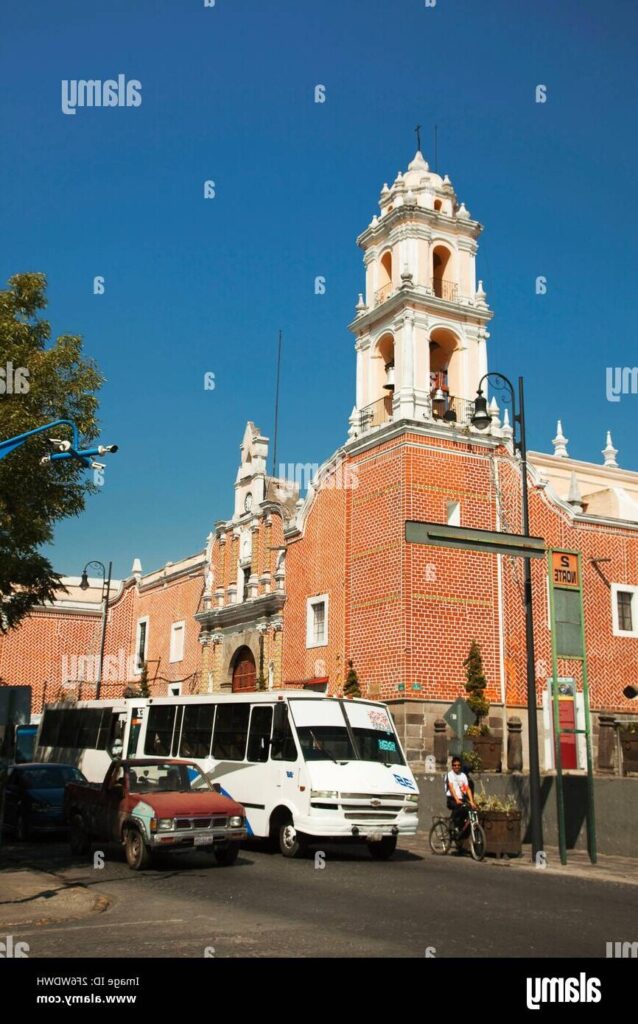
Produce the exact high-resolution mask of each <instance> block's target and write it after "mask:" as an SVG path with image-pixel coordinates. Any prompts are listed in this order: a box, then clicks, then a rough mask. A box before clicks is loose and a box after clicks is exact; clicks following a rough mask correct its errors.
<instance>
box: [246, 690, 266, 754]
mask: <svg viewBox="0 0 638 1024" xmlns="http://www.w3.org/2000/svg"><path fill="white" fill-rule="evenodd" d="M271 728H272V708H271V707H267V706H266V705H264V704H253V713H252V715H251V718H250V733H249V736H248V754H247V755H246V760H248V761H267V760H268V750H269V748H270V730H271Z"/></svg>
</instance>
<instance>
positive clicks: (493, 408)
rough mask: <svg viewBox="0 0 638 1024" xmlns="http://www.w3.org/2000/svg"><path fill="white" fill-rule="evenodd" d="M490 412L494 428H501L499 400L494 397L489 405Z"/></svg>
mask: <svg viewBox="0 0 638 1024" xmlns="http://www.w3.org/2000/svg"><path fill="white" fill-rule="evenodd" d="M488 410H489V414H490V416H491V417H492V430H500V429H501V410H500V409H499V407H498V402H497V401H496V399H495V398H493V399H492V401H491V402H490V404H489V406H488Z"/></svg>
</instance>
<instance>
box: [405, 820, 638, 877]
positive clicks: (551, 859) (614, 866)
mask: <svg viewBox="0 0 638 1024" xmlns="http://www.w3.org/2000/svg"><path fill="white" fill-rule="evenodd" d="M399 849H405V850H410V851H411V852H412V853H416V854H419V855H420V856H425V857H434V856H435V854H433V853H432V851H431V850H430V844H429V842H428V834H427V832H421V831H419V832H417V834H416V836H410V837H409V838H407V837H406V838H402V839H400V840H399ZM545 853H546V863H545V866H544V867H540V866H537V865H536V864H534V862H533V861H532V850H531V846H528V845H524V846H523V854H522V856H521V857H512V859H511V860H510V859H508V858H502V859H500V858H497V857H486V858H485V860H484V861H482V864H483V865H487V866H489V867H491V868H496V869H497V870H498V869H502V870H508V869H509V870H513V871H534V872H538V873H540V872H544V873H546V874H548V875H558V876H562V877H563V878H585V879H587V880H588V881H597V882H616V883H620V884H622V885H638V860H636V858H635V857H610V856H606V855H603V854H599V856H598V862H597V863H596V864H592V863H591V862H590V860H589V855H588V853H587V851H586V850H568V851H567V864H565V865H563V864H561V862H560V855H559V852H558V847H556V846H548V847H547V849H546V850H545ZM450 856H451V854H450Z"/></svg>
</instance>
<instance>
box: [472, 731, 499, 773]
mask: <svg viewBox="0 0 638 1024" xmlns="http://www.w3.org/2000/svg"><path fill="white" fill-rule="evenodd" d="M471 739H472V744H473V746H474V753H475V754H478V756H479V757H480V759H481V771H483V772H500V770H501V759H502V751H503V741H502V739H500V738H499V737H496V736H472V737H471Z"/></svg>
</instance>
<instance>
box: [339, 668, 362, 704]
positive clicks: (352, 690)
mask: <svg viewBox="0 0 638 1024" xmlns="http://www.w3.org/2000/svg"><path fill="white" fill-rule="evenodd" d="M343 695H344V697H360V696H361V687H360V686H359V676H358V675H357V672H356V669H355V667H354V665H353V664H352V661H349V662H348V674H347V676H346V681H345V683H344V686H343Z"/></svg>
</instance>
